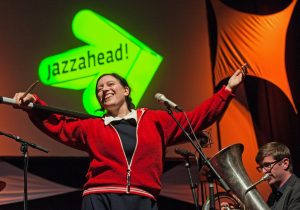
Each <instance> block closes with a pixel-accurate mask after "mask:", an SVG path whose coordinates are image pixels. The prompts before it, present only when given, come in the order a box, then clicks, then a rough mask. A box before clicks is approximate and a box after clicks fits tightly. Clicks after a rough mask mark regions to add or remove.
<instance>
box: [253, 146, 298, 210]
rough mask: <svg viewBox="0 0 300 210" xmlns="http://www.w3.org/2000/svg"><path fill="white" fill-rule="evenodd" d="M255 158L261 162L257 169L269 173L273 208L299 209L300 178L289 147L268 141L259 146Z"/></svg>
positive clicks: (269, 199)
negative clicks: (295, 169) (295, 171)
mask: <svg viewBox="0 0 300 210" xmlns="http://www.w3.org/2000/svg"><path fill="white" fill-rule="evenodd" d="M255 160H256V162H257V163H258V164H259V167H257V170H258V171H259V172H262V173H264V174H269V179H268V183H269V185H270V186H271V188H272V193H271V194H270V196H269V198H268V205H269V206H270V207H271V209H280V210H284V209H288V210H296V209H297V210H299V209H300V179H299V178H298V177H297V176H296V175H295V174H294V173H293V166H292V160H291V153H290V150H289V148H288V147H287V146H285V145H284V144H281V143H278V142H270V143H267V144H265V145H263V146H262V147H260V148H259V150H258V153H257V155H256V158H255Z"/></svg>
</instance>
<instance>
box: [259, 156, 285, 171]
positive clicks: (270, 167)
mask: <svg viewBox="0 0 300 210" xmlns="http://www.w3.org/2000/svg"><path fill="white" fill-rule="evenodd" d="M280 161H282V159H281V160H275V161H273V162H270V163H263V164H262V165H260V166H258V167H256V169H257V170H258V172H262V170H263V169H265V170H267V171H271V170H272V168H273V167H274V166H275V165H276V164H277V163H279V162H280Z"/></svg>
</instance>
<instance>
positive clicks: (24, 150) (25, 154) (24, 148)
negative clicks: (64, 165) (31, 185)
mask: <svg viewBox="0 0 300 210" xmlns="http://www.w3.org/2000/svg"><path fill="white" fill-rule="evenodd" d="M0 135H3V136H6V137H8V138H11V139H14V140H15V141H17V142H19V143H20V144H21V147H20V150H21V152H22V155H23V159H24V165H23V168H24V210H28V192H27V169H28V146H30V147H32V148H34V149H38V150H40V151H42V152H45V153H48V150H47V149H45V148H43V147H41V146H38V145H36V144H33V143H30V142H28V141H25V140H24V139H21V138H20V137H19V136H15V135H12V134H8V133H4V132H2V131H0Z"/></svg>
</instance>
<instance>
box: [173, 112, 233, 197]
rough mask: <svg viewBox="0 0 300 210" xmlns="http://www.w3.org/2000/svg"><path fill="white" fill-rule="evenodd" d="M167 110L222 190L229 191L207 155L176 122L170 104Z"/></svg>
mask: <svg viewBox="0 0 300 210" xmlns="http://www.w3.org/2000/svg"><path fill="white" fill-rule="evenodd" d="M167 112H168V113H169V115H170V116H171V117H172V118H173V120H174V121H175V122H176V124H177V125H178V126H179V127H180V129H181V130H182V131H183V133H184V134H185V135H186V137H187V138H188V140H189V141H190V142H191V144H192V145H193V147H194V148H195V149H196V150H197V152H198V153H199V154H200V155H201V157H202V160H203V161H204V164H206V165H207V166H208V167H209V169H210V170H211V171H212V174H213V175H214V176H215V178H216V179H217V180H218V181H219V183H220V184H221V185H222V186H223V188H224V190H225V191H226V192H229V191H230V188H229V186H228V185H227V183H226V182H225V181H224V180H223V179H222V177H221V176H220V175H219V174H218V172H217V171H216V170H215V168H214V167H213V166H212V164H211V163H210V161H209V160H208V159H207V157H206V156H205V154H204V153H203V152H202V149H201V148H200V147H199V146H198V145H196V144H195V142H194V141H193V139H192V138H191V137H190V135H189V133H188V132H186V130H185V129H184V128H183V127H182V126H181V125H180V123H179V122H178V120H177V119H176V118H175V117H174V115H173V112H172V110H171V107H170V106H167Z"/></svg>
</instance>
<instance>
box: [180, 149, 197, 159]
mask: <svg viewBox="0 0 300 210" xmlns="http://www.w3.org/2000/svg"><path fill="white" fill-rule="evenodd" d="M175 153H177V154H178V155H181V156H182V157H184V158H189V157H190V156H192V157H193V156H195V154H194V153H192V152H190V151H188V150H186V149H182V148H175Z"/></svg>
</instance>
